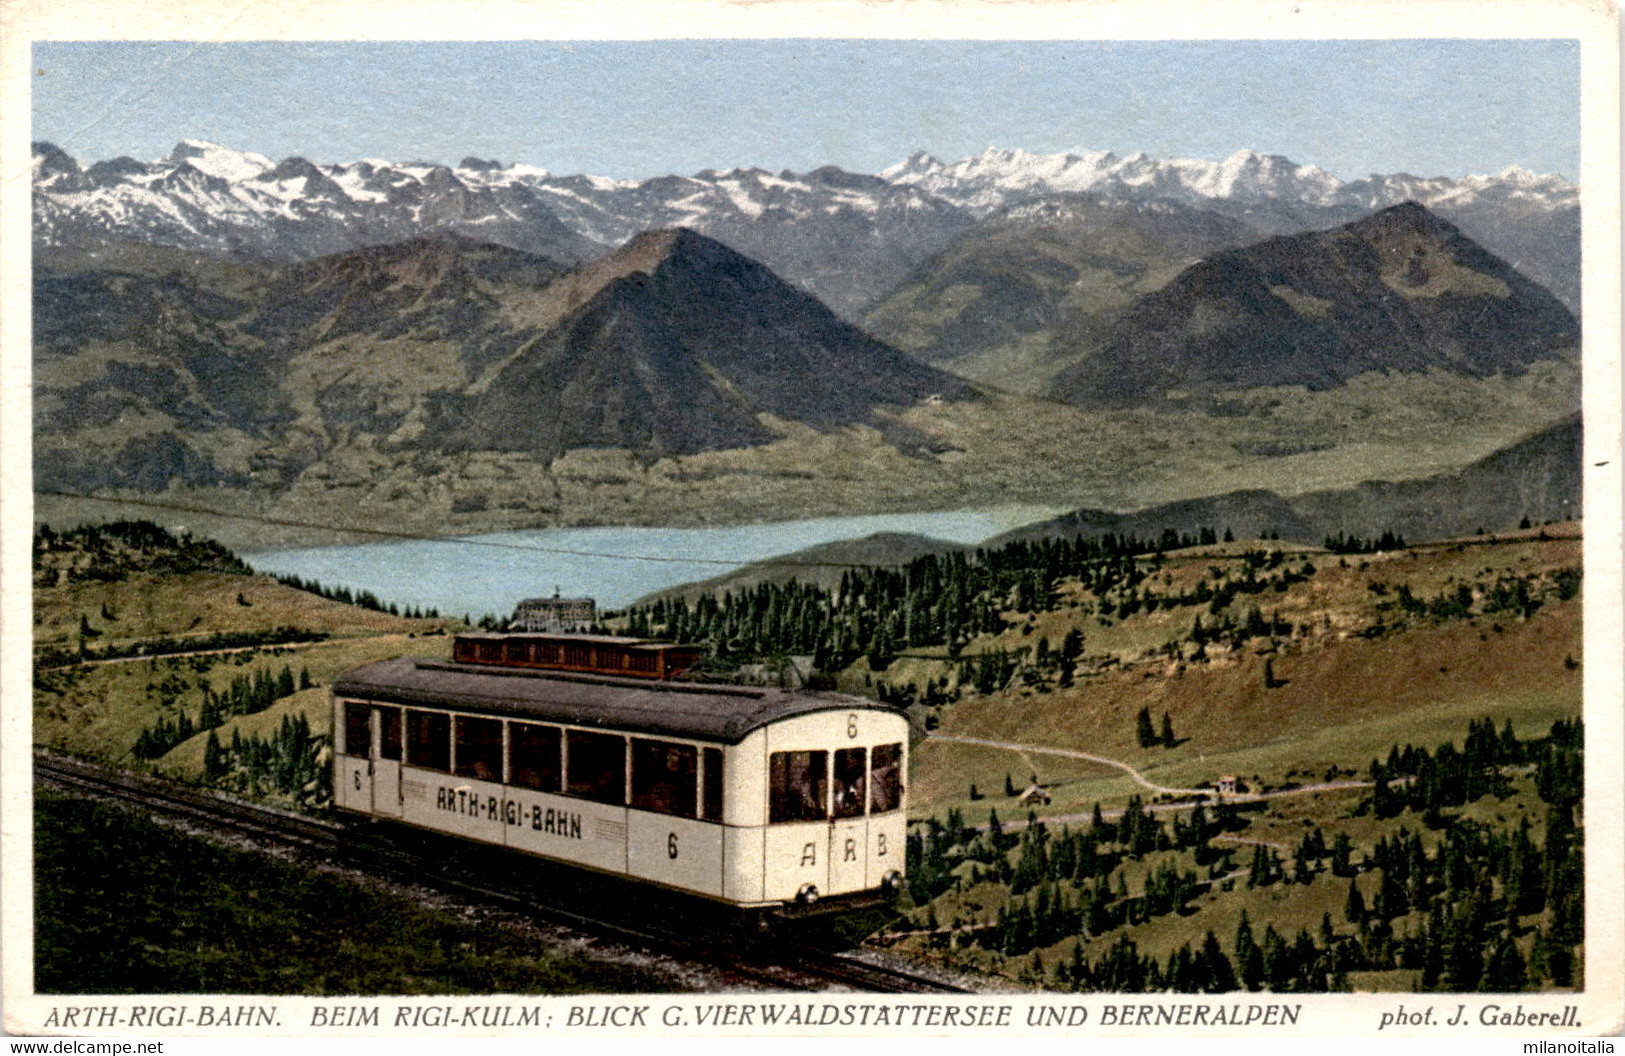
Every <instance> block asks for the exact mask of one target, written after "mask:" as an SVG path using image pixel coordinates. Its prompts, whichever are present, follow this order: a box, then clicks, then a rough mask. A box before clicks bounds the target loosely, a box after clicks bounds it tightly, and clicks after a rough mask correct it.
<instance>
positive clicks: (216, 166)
mask: <svg viewBox="0 0 1625 1056" xmlns="http://www.w3.org/2000/svg"><path fill="white" fill-rule="evenodd" d="M162 162H168V163H169V164H171V165H179V164H180V163H181V162H186V163H187V164H189V165H191V166H192V167H193V168H194V169H197V170H198V171H199V172H203V173H206V174H208V175H210V176H214V177H216V178H218V179H222V180H225V181H226V182H227V183H236V182H237V181H238V180H247V179H252V178H253V177H255V176H258V175H259V174H260V173H262V172H265V171H267V170H269V169H271V168H273V167H274V166H275V165H276V162H274V161H272V160H271V159H270V158H268V157H266V156H265V155H264V154H256V153H254V152H253V151H251V150H233V149H231V148H230V147H223V146H221V145H220V144H218V143H210V142H208V141H207V140H203V139H183V140H181V141H180V142H179V143H177V144H175V147H174V149H173V150H171V151H170V152H169V154H168V156H167V157H165V158H163V159H162ZM162 162H160V163H162Z"/></svg>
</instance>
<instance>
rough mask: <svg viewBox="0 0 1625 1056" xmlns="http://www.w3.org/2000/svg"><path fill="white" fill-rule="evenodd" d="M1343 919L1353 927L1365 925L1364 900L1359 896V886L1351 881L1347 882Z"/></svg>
mask: <svg viewBox="0 0 1625 1056" xmlns="http://www.w3.org/2000/svg"><path fill="white" fill-rule="evenodd" d="M1343 919H1344V920H1346V921H1348V922H1349V923H1350V924H1353V925H1354V926H1355V927H1359V926H1360V925H1361V924H1364V923H1365V898H1364V896H1362V895H1361V894H1360V885H1359V884H1357V883H1355V882H1354V881H1353V880H1350V881H1349V894H1348V898H1347V899H1345V900H1344V901H1343Z"/></svg>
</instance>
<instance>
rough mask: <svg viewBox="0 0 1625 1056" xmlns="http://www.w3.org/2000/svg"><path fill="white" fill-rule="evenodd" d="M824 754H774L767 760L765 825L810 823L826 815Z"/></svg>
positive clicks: (825, 754)
mask: <svg viewBox="0 0 1625 1056" xmlns="http://www.w3.org/2000/svg"><path fill="white" fill-rule="evenodd" d="M828 757H829V753H828V752H774V753H773V755H772V756H771V757H770V758H769V760H768V784H769V788H768V795H769V799H768V816H767V820H768V821H813V820H815V819H819V818H823V817H825V816H826V815H827V808H826V807H825V806H824V792H825V786H826V784H827V783H828V780H829V774H828Z"/></svg>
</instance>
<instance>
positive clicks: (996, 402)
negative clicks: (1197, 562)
mask: <svg viewBox="0 0 1625 1056" xmlns="http://www.w3.org/2000/svg"><path fill="white" fill-rule="evenodd" d="M33 185H34V248H35V259H34V265H35V269H34V333H35V357H34V389H35V453H36V462H35V472H36V480H37V482H38V483H39V486H40V487H42V488H44V489H46V490H53V489H59V490H62V491H65V492H85V491H93V490H103V491H106V490H111V491H114V492H117V493H122V494H153V493H163V492H177V493H187V492H189V491H196V490H198V489H207V490H208V491H209V492H210V493H211V494H212V495H214V497H215V500H220V501H241V502H243V503H247V504H248V505H249V506H251V507H253V508H255V509H259V510H278V511H282V512H284V513H287V512H289V511H299V510H311V509H331V508H333V507H335V506H337V507H342V508H343V509H345V510H346V511H350V512H353V513H354V514H355V516H357V517H361V518H363V519H365V518H368V517H371V518H374V519H376V518H377V517H380V516H389V517H397V518H405V519H406V520H408V521H410V522H412V523H414V524H419V525H422V526H425V527H427V528H431V529H433V528H435V527H436V526H439V527H445V526H446V525H450V524H458V525H462V526H465V527H468V528H488V527H526V526H530V525H533V524H547V523H582V522H598V523H603V522H605V521H606V520H609V521H622V522H624V521H627V520H634V521H642V522H644V523H649V522H674V521H677V520H686V521H690V522H701V523H703V522H706V521H709V520H712V519H717V518H721V519H740V518H748V517H773V516H795V515H799V514H802V513H808V512H859V511H863V510H874V511H878V510H882V509H898V508H946V507H947V506H950V505H959V504H963V503H966V502H984V503H985V502H1000V501H1002V502H1009V501H1026V502H1046V503H1051V502H1056V501H1060V502H1067V501H1075V502H1076V504H1077V505H1079V506H1090V507H1092V508H1096V509H1098V508H1111V505H1112V504H1113V503H1117V504H1120V505H1118V506H1117V507H1116V508H1135V507H1141V506H1149V505H1153V504H1155V503H1159V502H1167V501H1168V500H1169V499H1176V500H1177V499H1183V498H1195V497H1199V496H1201V495H1208V494H1217V493H1219V492H1220V491H1223V490H1244V489H1248V488H1252V489H1266V490H1271V491H1275V492H1279V493H1281V494H1287V495H1290V494H1294V493H1297V492H1300V491H1304V490H1306V489H1308V488H1309V487H1311V486H1313V487H1318V488H1321V489H1325V488H1336V487H1349V486H1353V485H1355V484H1357V483H1360V482H1361V481H1362V480H1365V479H1370V474H1369V473H1367V469H1368V468H1369V466H1368V465H1367V463H1369V465H1370V466H1382V467H1386V468H1387V473H1388V476H1389V479H1402V478H1405V477H1419V476H1422V475H1427V474H1440V473H1449V472H1453V471H1456V470H1462V469H1464V467H1466V466H1468V464H1469V463H1471V462H1473V461H1474V460H1477V459H1482V458H1484V457H1485V456H1486V455H1488V454H1489V453H1490V452H1491V451H1494V450H1497V449H1499V448H1502V447H1505V446H1506V445H1508V444H1511V443H1514V442H1516V441H1517V440H1518V439H1519V438H1521V437H1524V436H1527V435H1529V434H1532V433H1535V432H1536V431H1538V430H1540V429H1542V428H1546V427H1549V426H1552V425H1553V424H1554V423H1557V422H1559V421H1562V420H1566V418H1567V417H1568V416H1570V415H1572V414H1573V413H1574V412H1575V411H1576V409H1577V408H1578V360H1577V350H1578V343H1579V329H1580V323H1579V320H1578V319H1577V318H1576V316H1575V314H1574V309H1575V308H1576V307H1577V305H1578V290H1579V202H1578V192H1577V189H1576V187H1575V186H1574V185H1573V184H1571V183H1569V182H1567V181H1565V180H1563V179H1561V178H1559V177H1556V176H1550V175H1536V174H1532V173H1528V172H1524V171H1522V170H1518V169H1510V170H1507V171H1505V172H1502V173H1500V174H1498V175H1494V176H1470V177H1466V178H1464V179H1459V180H1452V179H1447V178H1442V177H1438V178H1419V177H1413V176H1409V175H1404V174H1398V175H1386V176H1382V175H1373V176H1370V177H1367V178H1365V179H1362V180H1356V181H1352V182H1344V181H1341V180H1339V179H1337V178H1335V177H1333V176H1331V175H1330V174H1328V173H1326V172H1323V171H1321V170H1319V169H1316V168H1314V167H1312V166H1307V165H1299V164H1295V163H1293V162H1291V161H1289V160H1287V159H1285V158H1281V157H1275V156H1269V155H1259V154H1255V153H1252V152H1248V151H1242V152H1238V153H1236V154H1234V155H1232V156H1231V157H1229V158H1227V159H1225V160H1224V161H1222V162H1197V161H1166V162H1164V161H1157V160H1154V159H1151V158H1148V157H1146V156H1144V155H1134V156H1131V157H1126V158H1120V157H1117V156H1115V155H1112V154H1058V155H1034V154H1028V153H1025V152H1022V151H1001V150H989V151H988V152H986V153H984V154H982V155H979V156H977V157H974V158H967V159H963V160H960V161H956V162H951V163H944V162H941V161H938V160H937V159H935V158H932V157H930V156H927V155H924V154H916V155H914V156H912V157H910V158H908V159H907V160H906V161H904V162H902V163H900V164H898V165H896V166H894V167H892V168H890V169H887V170H885V171H884V172H881V173H879V174H874V175H863V174H855V173H850V172H845V171H843V170H841V169H838V168H835V167H831V166H826V167H824V168H819V169H815V170H813V171H811V172H808V173H793V172H788V171H786V172H780V173H778V174H772V173H768V172H765V171H762V170H759V169H735V170H729V171H714V170H708V171H705V172H700V173H697V174H695V175H692V176H660V177H655V178H651V179H645V180H611V179H606V178H602V177H595V176H585V175H576V176H559V175H555V174H552V173H549V172H547V171H545V170H543V169H539V168H535V167H532V166H528V165H503V164H500V163H498V162H496V161H484V160H480V159H477V158H465V159H464V160H463V161H462V162H461V163H459V164H458V165H456V166H446V165H437V164H430V163H426V162H425V163H414V162H409V163H392V162H384V161H376V160H363V161H357V162H351V163H346V164H322V165H318V164H315V163H313V162H310V161H308V160H306V159H303V158H297V157H296V158H288V159H284V160H282V161H280V162H277V161H273V160H272V159H270V158H266V157H263V156H261V155H257V154H252V153H246V152H242V151H236V150H231V149H228V148H225V147H221V146H217V145H214V144H209V143H203V142H198V141H192V140H187V141H183V142H181V143H180V144H178V145H177V146H176V147H175V148H174V149H173V150H172V151H171V152H170V154H169V155H168V156H167V157H165V158H163V159H160V160H158V161H154V162H142V161H136V160H134V159H131V158H116V159H112V160H104V161H98V162H95V163H93V164H90V165H88V166H86V165H82V164H81V163H80V162H78V161H76V160H74V159H73V158H70V157H69V156H68V155H67V154H65V153H64V152H63V151H61V150H59V149H57V148H56V147H54V146H51V145H50V144H45V143H37V144H35V147H34V171H33ZM1370 379H1377V380H1375V381H1373V380H1370ZM1408 379H1414V380H1408ZM1360 386H1363V387H1360ZM1294 393H1296V395H1294ZM1345 393H1346V394H1345ZM1316 394H1326V395H1325V396H1324V397H1322V396H1317V395H1316ZM610 453H616V454H613V456H611V454H610ZM1356 453H1357V454H1356ZM606 458H607V459H608V461H605V459H606ZM1396 470H1398V472H1396ZM1283 474H1285V477H1283ZM1300 475H1301V476H1302V480H1301V482H1300V481H1299V480H1298V479H1296V478H1297V477H1298V476H1300ZM1565 479H1567V478H1565ZM1575 479H1576V480H1577V479H1578V478H1577V476H1576V477H1575ZM1221 484H1222V487H1220V485H1221ZM1203 489H1207V490H1203ZM231 496H236V500H231V499H230V497H231ZM340 496H342V497H343V498H342V501H339V497H340ZM1085 500H1087V501H1085ZM1570 500H1572V502H1571V501H1570ZM211 501H214V500H211ZM1555 501H1557V502H1558V503H1559V505H1560V506H1562V504H1563V503H1570V505H1569V506H1562V508H1577V504H1578V496H1577V495H1568V494H1567V493H1565V494H1564V495H1563V496H1560V497H1558V499H1557V500H1555Z"/></svg>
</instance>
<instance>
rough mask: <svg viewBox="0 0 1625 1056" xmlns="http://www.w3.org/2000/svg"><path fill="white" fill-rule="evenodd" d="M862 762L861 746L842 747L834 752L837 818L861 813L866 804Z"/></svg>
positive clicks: (853, 816)
mask: <svg viewBox="0 0 1625 1056" xmlns="http://www.w3.org/2000/svg"><path fill="white" fill-rule="evenodd" d="M864 762H865V760H864V751H863V749H862V748H843V749H841V750H840V751H838V752H836V753H835V816H836V817H837V818H855V817H857V816H859V815H860V814H862V813H863V811H864V808H865V806H866V805H867V804H866V802H865V796H864V793H865V792H866V791H867V787H866V782H865V780H864V778H865V774H864Z"/></svg>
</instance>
